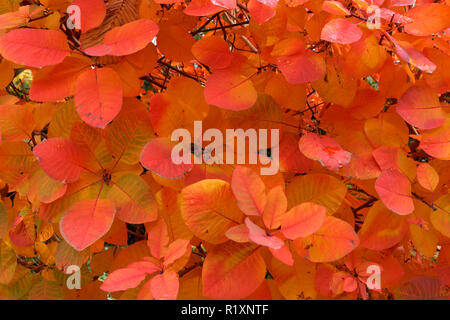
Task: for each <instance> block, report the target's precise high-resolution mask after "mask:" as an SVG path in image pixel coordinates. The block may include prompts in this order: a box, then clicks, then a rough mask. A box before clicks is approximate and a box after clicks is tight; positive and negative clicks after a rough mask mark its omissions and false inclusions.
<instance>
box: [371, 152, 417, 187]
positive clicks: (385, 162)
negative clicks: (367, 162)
mask: <svg viewBox="0 0 450 320" xmlns="http://www.w3.org/2000/svg"><path fill="white" fill-rule="evenodd" d="M372 156H373V158H374V159H375V161H376V163H377V164H378V166H379V168H380V169H381V171H385V170H388V169H396V170H398V171H400V172H401V173H403V174H404V175H405V176H406V177H408V179H409V180H410V181H413V180H414V178H415V174H416V164H415V162H414V160H412V159H411V158H408V154H407V153H406V152H405V151H404V150H402V149H400V148H398V147H387V146H381V147H378V148H376V149H375V150H373V151H372Z"/></svg>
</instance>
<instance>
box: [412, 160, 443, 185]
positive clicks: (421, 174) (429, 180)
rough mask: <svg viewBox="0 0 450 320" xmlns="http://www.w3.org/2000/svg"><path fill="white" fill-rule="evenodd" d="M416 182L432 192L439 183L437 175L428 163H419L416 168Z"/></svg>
mask: <svg viewBox="0 0 450 320" xmlns="http://www.w3.org/2000/svg"><path fill="white" fill-rule="evenodd" d="M417 180H418V181H419V183H420V185H421V186H422V187H424V188H425V189H427V190H428V191H431V192H433V191H434V189H436V187H437V185H438V183H439V175H438V173H437V172H436V170H434V168H433V167H432V166H430V165H429V164H428V163H421V164H419V165H418V166H417Z"/></svg>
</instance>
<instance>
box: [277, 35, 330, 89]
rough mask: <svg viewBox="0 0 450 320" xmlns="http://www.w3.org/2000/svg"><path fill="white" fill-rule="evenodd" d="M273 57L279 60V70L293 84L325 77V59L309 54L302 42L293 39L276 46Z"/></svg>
mask: <svg viewBox="0 0 450 320" xmlns="http://www.w3.org/2000/svg"><path fill="white" fill-rule="evenodd" d="M272 56H274V57H277V59H278V68H279V69H280V71H281V73H282V74H283V75H284V77H285V78H286V81H287V82H289V83H291V84H300V83H306V82H313V81H316V80H319V79H320V78H322V77H323V76H324V75H325V72H326V66H325V62H324V60H323V58H322V57H321V56H319V55H317V54H315V53H311V52H307V51H306V48H305V44H304V43H303V41H302V40H300V39H296V38H291V39H287V40H283V41H281V42H279V43H278V44H277V45H275V47H274V49H273V50H272Z"/></svg>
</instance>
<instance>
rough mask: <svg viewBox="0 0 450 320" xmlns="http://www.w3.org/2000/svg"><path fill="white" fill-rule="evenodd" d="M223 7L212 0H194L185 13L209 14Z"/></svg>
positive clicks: (198, 15)
mask: <svg viewBox="0 0 450 320" xmlns="http://www.w3.org/2000/svg"><path fill="white" fill-rule="evenodd" d="M222 10H223V8H222V7H219V6H216V5H214V4H212V3H211V0H192V1H191V2H189V4H188V6H187V7H186V9H184V13H185V14H187V15H189V16H195V17H201V16H209V15H212V14H215V13H217V12H220V11H222Z"/></svg>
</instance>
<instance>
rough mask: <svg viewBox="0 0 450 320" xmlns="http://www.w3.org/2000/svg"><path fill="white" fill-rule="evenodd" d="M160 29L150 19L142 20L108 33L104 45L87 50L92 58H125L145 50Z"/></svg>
mask: <svg viewBox="0 0 450 320" xmlns="http://www.w3.org/2000/svg"><path fill="white" fill-rule="evenodd" d="M158 31H159V27H158V25H157V24H156V23H154V22H153V21H151V20H148V19H140V20H136V21H133V22H130V23H127V24H124V25H123V26H120V27H115V28H113V29H112V30H110V31H108V32H107V33H106V35H105V39H104V40H103V44H100V45H97V46H94V47H91V48H88V49H85V50H84V51H85V52H86V53H87V54H88V55H90V56H104V55H110V56H125V55H129V54H133V53H135V52H138V51H139V50H142V49H144V48H145V47H146V46H147V45H148V44H149V43H150V42H151V41H152V40H153V38H154V37H155V36H156V34H157V33H158Z"/></svg>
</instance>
